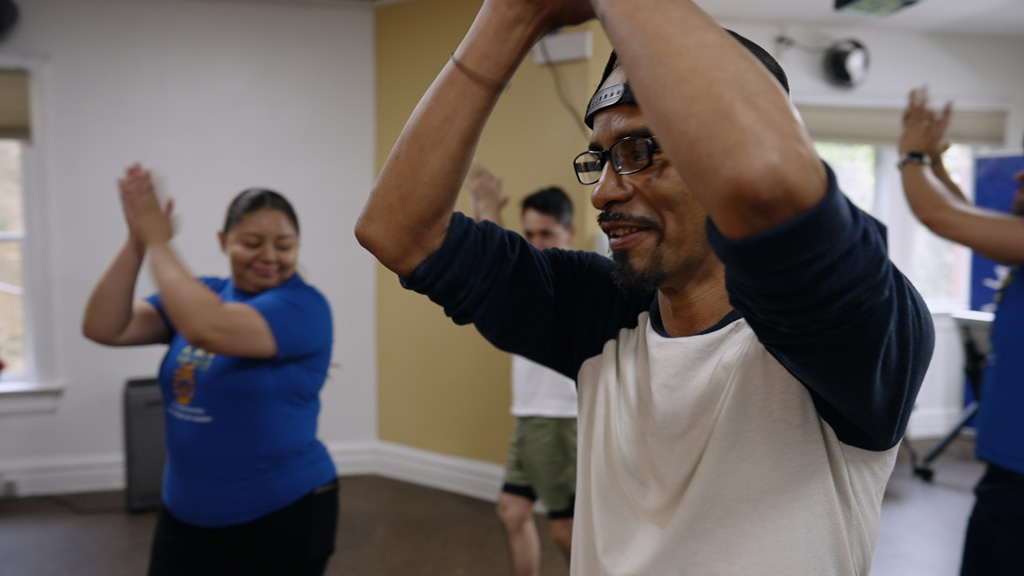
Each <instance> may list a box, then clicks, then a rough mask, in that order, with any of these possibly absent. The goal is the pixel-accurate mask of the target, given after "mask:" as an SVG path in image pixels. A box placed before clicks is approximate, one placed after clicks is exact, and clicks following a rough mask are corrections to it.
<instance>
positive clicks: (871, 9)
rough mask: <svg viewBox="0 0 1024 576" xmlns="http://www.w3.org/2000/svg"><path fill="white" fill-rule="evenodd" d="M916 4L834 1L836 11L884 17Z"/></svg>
mask: <svg viewBox="0 0 1024 576" xmlns="http://www.w3.org/2000/svg"><path fill="white" fill-rule="evenodd" d="M917 2H918V0H836V10H842V11H843V12H857V13H860V14H871V15H873V16H885V15H886V14H891V13H893V12H895V11H897V10H899V9H900V8H905V7H907V6H910V5H911V4H916V3H917Z"/></svg>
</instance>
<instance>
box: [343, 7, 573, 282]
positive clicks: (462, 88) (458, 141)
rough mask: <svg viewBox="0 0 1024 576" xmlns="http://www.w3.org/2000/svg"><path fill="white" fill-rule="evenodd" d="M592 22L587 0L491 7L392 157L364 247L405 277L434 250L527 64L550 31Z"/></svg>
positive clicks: (376, 192) (361, 230)
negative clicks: (486, 135)
mask: <svg viewBox="0 0 1024 576" xmlns="http://www.w3.org/2000/svg"><path fill="white" fill-rule="evenodd" d="M592 16H593V11H592V10H591V8H590V5H589V3H588V2H585V1H576V0H573V1H570V2H547V1H545V0H487V1H485V2H484V5H483V7H482V8H481V9H480V12H479V13H478V14H477V17H476V19H475V20H474V21H473V25H472V26H471V27H470V29H469V32H468V33H467V34H466V37H465V38H464V39H463V40H462V43H461V44H459V47H458V49H457V50H456V51H455V53H454V56H453V59H452V60H451V61H449V62H448V63H447V64H446V65H445V67H444V68H443V69H442V70H441V73H440V74H439V75H438V77H437V79H435V80H434V83H433V84H432V85H431V86H430V88H429V89H428V90H427V92H426V94H424V96H423V98H422V99H421V100H420V102H419V104H418V105H417V106H416V109H415V111H413V113H412V116H411V117H410V118H409V121H408V122H407V123H406V125H405V128H404V129H403V130H402V133H401V135H400V136H399V137H398V141H397V142H396V143H395V146H394V148H392V150H391V153H390V154H389V155H388V158H387V160H386V161H385V163H384V168H383V169H382V171H381V173H380V176H379V177H378V178H377V182H376V184H375V185H374V187H373V190H372V191H371V193H370V197H369V199H368V200H367V202H366V206H365V207H364V208H363V212H362V214H361V215H360V217H359V221H358V222H357V223H356V230H355V232H356V238H357V239H358V240H359V243H360V244H362V245H363V246H364V247H365V248H366V249H367V250H369V251H370V252H371V253H373V255H374V256H376V257H377V259H378V260H380V261H381V263H382V264H384V266H386V267H387V268H389V269H390V270H392V271H393V272H396V273H397V274H399V275H402V276H405V275H408V274H409V273H410V272H412V270H413V269H414V268H415V267H416V266H417V265H418V264H419V263H420V262H422V261H423V259H424V258H426V257H427V256H428V255H429V254H430V253H431V252H433V251H435V250H436V249H437V248H438V247H439V246H440V245H441V242H442V241H443V240H444V237H445V235H446V233H447V231H448V223H449V220H450V219H451V214H452V210H453V208H454V205H455V199H456V197H457V196H458V193H459V190H460V188H461V187H462V182H463V179H464V178H465V176H466V171H467V170H468V168H469V165H470V161H471V159H472V156H473V151H474V149H475V148H476V144H477V141H478V140H479V138H480V133H481V131H482V130H483V126H484V123H485V122H486V120H487V117H488V116H489V115H490V113H491V110H492V109H493V107H494V104H495V102H497V99H498V96H499V95H500V94H501V92H502V90H503V87H504V85H505V84H506V83H507V82H508V79H509V78H511V76H512V74H513V73H514V72H515V70H516V68H517V67H518V66H519V63H520V61H521V60H522V58H523V57H524V56H525V55H526V53H527V52H528V51H529V50H530V48H531V47H532V46H533V44H534V43H535V42H536V41H537V40H538V39H540V38H541V37H542V36H543V35H544V34H545V33H547V32H548V31H550V30H552V29H554V28H555V27H557V26H560V25H566V24H573V23H578V22H582V21H584V20H586V19H588V18H590V17H592ZM440 56H441V55H439V57H440Z"/></svg>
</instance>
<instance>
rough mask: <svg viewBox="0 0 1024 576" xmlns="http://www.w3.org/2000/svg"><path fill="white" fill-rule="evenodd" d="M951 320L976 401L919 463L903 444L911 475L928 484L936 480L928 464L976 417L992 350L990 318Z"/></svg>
mask: <svg viewBox="0 0 1024 576" xmlns="http://www.w3.org/2000/svg"><path fill="white" fill-rule="evenodd" d="M953 320H954V321H955V322H956V324H957V328H959V330H960V340H961V342H962V343H963V347H964V374H965V375H966V376H967V381H968V383H969V384H970V386H971V391H973V392H974V398H975V399H974V401H973V402H971V403H970V404H968V405H967V407H966V408H964V411H963V414H962V415H961V417H960V420H959V421H958V422H957V423H956V426H954V427H953V429H952V430H950V431H949V433H947V434H946V435H945V436H943V437H942V439H940V440H939V442H938V443H937V444H936V445H935V446H934V447H933V448H932V449H931V450H929V451H928V453H927V454H925V457H924V460H922V461H921V462H920V463H918V461H917V452H916V451H915V450H914V448H913V447H912V446H910V444H909V443H907V444H906V446H907V450H908V451H909V452H910V463H911V466H913V468H914V474H916V475H918V476H920V477H921V479H922V480H924V481H925V482H931V480H932V478H933V477H934V476H935V471H934V470H932V469H931V463H932V462H933V461H935V459H936V458H938V457H939V456H940V455H941V454H942V452H943V451H944V450H945V449H946V447H947V446H949V443H950V442H952V441H953V440H954V439H955V438H956V437H957V435H958V434H959V433H960V430H962V429H963V427H964V426H966V425H967V423H968V422H970V421H971V418H974V415H975V414H977V413H978V405H979V404H978V403H979V401H980V400H981V372H982V369H983V368H984V365H985V357H986V356H987V355H988V353H989V351H990V350H991V344H990V343H989V340H988V331H989V329H990V328H991V324H992V314H988V313H982V312H965V313H956V314H953Z"/></svg>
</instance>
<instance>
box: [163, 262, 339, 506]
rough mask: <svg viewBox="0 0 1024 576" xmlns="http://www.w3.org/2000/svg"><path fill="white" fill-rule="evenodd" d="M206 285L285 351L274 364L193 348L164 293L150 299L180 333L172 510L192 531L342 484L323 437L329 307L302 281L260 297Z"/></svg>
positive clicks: (175, 353) (168, 488) (166, 396)
mask: <svg viewBox="0 0 1024 576" xmlns="http://www.w3.org/2000/svg"><path fill="white" fill-rule="evenodd" d="M199 280H200V281H201V282H202V283H203V284H204V285H206V286H207V287H208V288H209V289H210V290H212V291H213V292H214V293H216V294H217V295H218V296H220V298H221V300H222V301H224V302H244V303H245V304H247V305H249V306H252V307H253V308H255V309H256V310H257V311H258V312H259V313H260V314H262V315H263V317H264V318H265V319H266V321H267V324H268V325H269V326H270V330H271V332H272V333H273V335H274V340H275V342H276V344H277V355H276V356H274V357H273V358H239V357H234V356H224V355H217V354H213V353H210V352H207V351H205V350H202V349H198V348H194V347H192V346H191V345H189V343H188V342H186V341H185V339H184V338H183V337H182V336H181V335H180V334H179V333H178V332H177V331H176V330H174V327H173V326H172V325H171V324H170V322H169V321H168V318H167V316H166V314H165V312H164V310H163V306H162V302H161V299H160V296H159V294H155V295H153V296H150V297H149V298H147V301H148V302H149V303H151V304H152V305H153V306H154V307H156V309H157V311H158V312H159V313H160V315H161V316H163V318H164V321H165V322H167V326H168V329H169V330H170V331H171V335H172V336H171V342H170V348H169V349H168V350H167V355H166V356H165V357H164V359H163V362H162V363H161V365H160V374H159V380H160V389H161V393H162V395H163V402H164V407H165V417H164V420H165V423H166V438H167V463H166V467H165V469H164V483H163V502H164V505H165V506H166V507H167V509H168V510H169V511H170V512H171V514H173V515H174V516H175V517H177V518H179V519H180V520H182V521H184V522H187V523H189V524H194V525H197V526H226V525H231V524H239V523H242V522H247V521H249V520H253V519H255V518H258V517H260V516H263V515H265V514H267V513H269V512H273V511H274V510H279V509H281V508H284V507H285V506H287V505H289V504H291V503H293V502H295V501H296V500H298V499H299V498H301V497H302V496H304V495H306V494H308V493H309V492H310V491H311V490H313V489H314V488H316V487H317V486H320V485H322V484H324V483H326V482H329V481H331V480H332V479H334V478H335V477H336V473H335V470H334V464H333V462H332V461H331V459H330V456H329V455H328V454H327V450H326V449H325V448H324V446H323V444H321V443H320V441H319V440H317V438H316V426H317V415H318V413H319V411H320V399H319V393H320V389H321V388H322V387H323V385H324V380H325V379H326V377H327V368H328V364H329V362H330V358H331V348H332V342H333V328H332V323H331V311H330V308H329V306H328V304H327V300H326V299H325V298H324V297H323V295H322V294H320V292H318V291H317V290H316V289H315V288H313V287H312V286H309V285H308V284H306V283H305V282H303V281H302V279H301V278H299V276H298V275H293V276H292V277H291V278H289V279H288V280H286V281H285V282H284V283H282V284H281V285H279V286H276V287H274V288H271V289H269V290H267V291H265V292H260V293H258V294H251V293H247V292H242V291H240V290H237V289H235V287H234V285H233V284H232V282H231V281H230V280H229V279H223V278H200V279H199Z"/></svg>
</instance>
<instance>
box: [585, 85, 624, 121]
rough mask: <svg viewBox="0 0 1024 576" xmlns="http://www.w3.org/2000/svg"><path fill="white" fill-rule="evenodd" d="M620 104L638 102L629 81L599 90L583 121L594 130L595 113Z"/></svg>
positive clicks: (588, 106) (592, 99) (591, 100)
mask: <svg viewBox="0 0 1024 576" xmlns="http://www.w3.org/2000/svg"><path fill="white" fill-rule="evenodd" d="M619 104H636V98H633V91H632V90H630V89H629V82H623V83H622V84H612V85H611V86H609V87H607V88H604V89H602V90H598V91H597V93H596V94H594V97H593V98H591V99H590V104H588V105H587V113H586V114H585V115H584V116H583V121H584V122H586V123H587V127H588V128H590V129H591V130H593V129H594V114H597V112H598V110H603V109H604V108H607V107H609V106H618V105H619Z"/></svg>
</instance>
